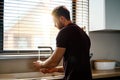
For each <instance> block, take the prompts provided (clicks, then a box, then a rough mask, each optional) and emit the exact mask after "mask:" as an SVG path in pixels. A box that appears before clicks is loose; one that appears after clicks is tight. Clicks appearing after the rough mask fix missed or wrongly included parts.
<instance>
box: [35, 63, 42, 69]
mask: <svg viewBox="0 0 120 80" xmlns="http://www.w3.org/2000/svg"><path fill="white" fill-rule="evenodd" d="M41 65H42V61H35V62H33V66H34V67H35V69H36V70H40V69H41Z"/></svg>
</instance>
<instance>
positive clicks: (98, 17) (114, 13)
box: [89, 0, 120, 31]
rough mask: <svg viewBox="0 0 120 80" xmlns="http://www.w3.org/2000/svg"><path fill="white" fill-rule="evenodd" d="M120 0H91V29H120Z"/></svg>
mask: <svg viewBox="0 0 120 80" xmlns="http://www.w3.org/2000/svg"><path fill="white" fill-rule="evenodd" d="M119 8H120V0H89V31H100V30H120V9H119Z"/></svg>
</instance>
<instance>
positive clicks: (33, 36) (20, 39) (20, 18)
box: [0, 0, 89, 50]
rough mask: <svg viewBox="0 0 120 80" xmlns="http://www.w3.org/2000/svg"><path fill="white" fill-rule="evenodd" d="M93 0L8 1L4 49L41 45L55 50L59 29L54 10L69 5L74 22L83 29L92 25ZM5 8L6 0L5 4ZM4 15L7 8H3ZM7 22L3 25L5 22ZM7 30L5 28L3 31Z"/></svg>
mask: <svg viewBox="0 0 120 80" xmlns="http://www.w3.org/2000/svg"><path fill="white" fill-rule="evenodd" d="M88 3H89V0H4V16H3V14H1V15H2V16H3V17H4V20H1V23H2V24H3V25H4V26H3V25H2V24H1V26H2V27H1V26H0V27H1V28H0V30H2V31H3V32H0V35H3V34H4V36H1V37H0V40H2V41H4V42H2V43H3V44H2V48H1V49H3V50H36V49H37V48H38V46H52V48H53V49H54V48H55V44H56V42H55V41H56V35H57V33H58V29H56V28H55V27H54V24H53V21H52V16H51V11H52V10H53V8H55V7H56V6H59V5H64V6H66V7H67V8H68V9H69V11H70V13H71V19H72V20H73V22H74V23H76V24H78V25H79V26H80V27H84V26H85V27H86V30H88V28H87V27H88V26H89V20H88V18H89V16H88V14H89V10H88V8H89V5H88ZM1 4H2V6H3V1H2V3H1ZM1 8H2V10H1V13H3V7H1ZM2 21H3V22H4V23H3V22H2ZM3 28H4V29H3Z"/></svg>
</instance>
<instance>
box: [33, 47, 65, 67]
mask: <svg viewBox="0 0 120 80" xmlns="http://www.w3.org/2000/svg"><path fill="white" fill-rule="evenodd" d="M65 50H66V48H60V47H57V48H56V50H55V51H54V52H53V53H52V55H51V56H50V57H49V58H48V59H47V60H45V61H40V62H37V61H36V62H34V66H35V67H38V68H39V69H41V68H53V67H56V66H57V65H58V64H59V62H60V61H61V59H62V57H63V55H64V53H65Z"/></svg>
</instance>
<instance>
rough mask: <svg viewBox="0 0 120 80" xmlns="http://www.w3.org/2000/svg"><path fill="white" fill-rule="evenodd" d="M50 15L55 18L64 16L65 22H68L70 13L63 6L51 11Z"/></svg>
mask: <svg viewBox="0 0 120 80" xmlns="http://www.w3.org/2000/svg"><path fill="white" fill-rule="evenodd" d="M52 15H53V16H55V17H60V16H64V17H65V18H66V19H67V20H70V12H69V11H68V9H67V8H66V7H65V6H58V7H56V8H55V9H54V10H53V11H52Z"/></svg>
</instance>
